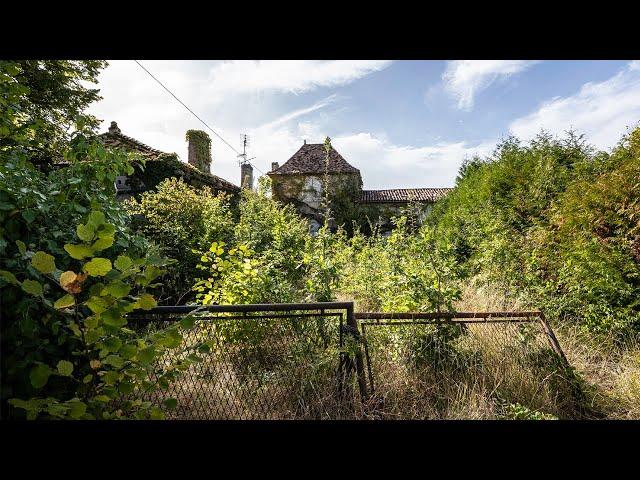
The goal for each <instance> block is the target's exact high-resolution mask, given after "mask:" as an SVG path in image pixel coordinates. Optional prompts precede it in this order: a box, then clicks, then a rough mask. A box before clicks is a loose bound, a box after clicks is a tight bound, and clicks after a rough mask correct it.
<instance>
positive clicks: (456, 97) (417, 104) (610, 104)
mask: <svg viewBox="0 0 640 480" xmlns="http://www.w3.org/2000/svg"><path fill="white" fill-rule="evenodd" d="M141 63H142V64H143V65H144V66H145V67H146V68H147V69H149V70H150V71H151V72H152V73H153V74H154V75H155V76H157V77H158V78H159V79H160V80H161V81H162V82H163V83H164V84H165V85H166V86H167V87H168V88H170V89H171V90H172V91H173V92H174V93H175V94H176V95H177V96H178V97H179V98H181V99H182V100H183V101H184V102H185V103H186V104H187V105H189V106H190V107H191V108H192V109H193V110H194V111H195V112H196V113H197V114H198V115H199V116H200V117H201V118H203V119H204V120H205V121H206V122H207V123H208V124H209V125H210V126H211V127H212V128H213V129H214V130H216V131H217V132H218V133H219V134H221V135H222V136H223V137H224V138H225V139H226V140H227V141H228V142H230V143H231V144H232V145H234V146H235V147H236V148H240V134H241V133H247V134H249V135H250V137H251V146H250V148H249V155H250V157H253V156H255V157H256V158H255V160H253V162H252V163H254V165H255V166H256V167H257V168H258V169H260V170H262V171H263V172H266V171H268V170H269V169H270V166H271V162H272V161H274V162H279V163H280V164H282V163H283V162H285V161H286V160H287V159H288V158H289V157H290V156H291V155H292V154H293V153H294V152H295V151H296V150H297V149H298V148H299V147H300V145H301V144H302V142H303V141H304V140H305V139H306V140H307V142H311V143H319V142H322V141H323V139H324V137H325V136H327V135H328V136H330V137H331V138H332V142H333V145H334V147H335V148H336V149H337V150H338V151H339V152H340V153H341V154H342V155H343V156H344V157H345V158H346V159H347V161H349V162H350V163H351V164H352V165H354V166H356V167H357V168H359V169H360V171H361V173H362V177H363V180H364V184H365V188H369V189H382V188H402V187H407V188H409V187H411V188H415V187H440V186H452V185H453V183H454V181H455V176H456V173H457V170H458V167H459V166H460V164H461V162H462V161H463V160H464V158H466V157H469V156H472V155H474V154H478V155H487V154H489V153H490V152H491V151H492V150H493V148H494V147H495V145H496V143H497V142H498V141H499V140H500V138H503V137H505V136H507V135H509V134H515V135H516V136H518V137H520V138H521V139H523V140H525V141H526V140H528V139H529V138H531V137H532V136H534V135H535V134H536V133H537V132H539V131H540V129H541V128H544V129H546V130H548V131H549V132H551V133H552V134H554V135H562V134H563V132H564V131H565V130H566V129H568V128H569V127H573V128H574V129H576V130H577V131H578V132H580V133H584V134H585V136H586V138H587V140H588V141H590V142H591V143H592V144H594V145H595V146H596V147H597V148H600V149H603V150H608V149H610V148H611V147H613V146H614V145H615V144H616V142H617V141H618V140H619V138H620V136H621V135H622V134H623V133H625V132H627V131H628V129H629V128H630V127H633V126H635V125H637V124H638V122H639V121H640V62H638V61H505V60H499V61H450V62H446V61H346V60H340V61H224V62H223V61H141ZM98 86H99V88H100V89H101V95H102V96H103V100H102V101H100V102H98V103H96V104H95V105H94V106H93V107H92V109H91V110H92V112H93V113H94V114H96V115H97V116H98V118H100V119H102V120H104V123H103V125H102V130H106V128H107V126H108V124H109V122H110V121H112V120H116V121H117V122H118V124H119V126H120V128H121V129H122V131H123V133H125V134H127V135H130V136H133V137H135V138H137V139H139V140H141V141H143V142H145V143H147V144H149V145H151V146H153V147H155V148H158V149H160V150H164V151H167V152H176V153H178V154H179V155H180V157H181V158H182V160H183V161H186V150H187V146H186V142H185V139H184V134H185V132H186V130H188V129H191V128H195V129H204V130H205V131H206V128H204V127H203V126H202V124H200V123H199V122H198V120H197V119H195V118H194V117H193V116H192V115H191V114H190V113H189V112H187V111H186V110H185V109H184V107H182V106H181V105H180V104H179V103H177V102H176V101H175V100H174V99H173V98H172V97H171V96H170V95H169V94H168V93H167V92H166V91H164V90H163V89H162V88H161V87H160V86H159V85H158V84H157V83H155V81H154V80H153V79H151V78H150V77H149V76H148V75H147V74H146V73H145V72H144V71H143V70H142V69H141V68H140V67H139V66H138V65H136V64H135V63H134V62H133V61H113V62H109V67H107V69H106V70H105V71H104V72H103V73H102V74H101V76H100V80H99V85H98ZM212 142H213V159H214V160H213V167H212V171H213V173H215V174H217V175H220V176H222V177H223V178H226V179H228V180H230V181H232V182H234V183H236V184H237V183H239V175H240V169H239V167H238V164H237V159H236V153H235V152H233V151H232V150H231V149H229V148H228V147H227V146H226V145H224V144H223V143H222V142H221V141H220V140H219V139H218V138H216V137H215V136H213V135H212ZM256 174H257V175H259V172H256Z"/></svg>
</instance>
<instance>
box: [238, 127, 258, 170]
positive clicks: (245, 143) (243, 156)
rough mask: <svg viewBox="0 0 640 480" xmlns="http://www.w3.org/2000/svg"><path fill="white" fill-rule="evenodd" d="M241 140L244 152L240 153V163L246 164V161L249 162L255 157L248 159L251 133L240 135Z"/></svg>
mask: <svg viewBox="0 0 640 480" xmlns="http://www.w3.org/2000/svg"><path fill="white" fill-rule="evenodd" d="M240 141H241V142H242V153H240V154H238V159H239V160H238V163H239V164H240V165H244V164H245V163H248V162H249V160H253V158H256V157H253V158H250V159H249V160H247V147H248V146H249V144H250V142H249V135H247V134H244V133H243V134H241V135H240Z"/></svg>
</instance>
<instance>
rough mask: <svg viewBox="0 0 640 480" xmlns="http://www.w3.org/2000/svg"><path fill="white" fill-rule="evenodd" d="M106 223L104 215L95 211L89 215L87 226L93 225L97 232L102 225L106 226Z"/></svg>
mask: <svg viewBox="0 0 640 480" xmlns="http://www.w3.org/2000/svg"><path fill="white" fill-rule="evenodd" d="M104 221H105V217H104V213H102V212H99V211H96V210H94V211H92V212H91V213H90V214H89V219H88V220H87V225H91V226H92V227H94V228H95V229H96V230H97V229H98V227H100V225H102V224H104Z"/></svg>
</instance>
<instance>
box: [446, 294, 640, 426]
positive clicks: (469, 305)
mask: <svg viewBox="0 0 640 480" xmlns="http://www.w3.org/2000/svg"><path fill="white" fill-rule="evenodd" d="M524 307H526V306H524V305H522V303H520V302H519V301H518V300H517V299H513V298H510V297H509V296H508V292H504V291H501V290H499V289H497V288H495V287H491V286H487V285H481V284H478V283H472V282H470V283H469V284H467V285H466V286H465V287H464V288H463V295H462V299H461V300H460V301H459V302H458V303H457V304H456V308H457V309H458V310H461V311H462V310H471V311H473V310H511V309H513V310H517V309H528V308H524ZM554 328H555V332H556V336H557V337H558V340H559V342H560V344H561V346H562V349H563V350H564V352H565V354H566V356H567V359H568V360H569V363H570V364H571V365H572V366H573V367H574V368H575V370H576V373H577V374H578V375H579V377H580V378H582V380H583V381H584V387H583V390H584V391H585V393H586V397H587V398H586V399H585V400H586V403H587V405H586V406H587V407H588V408H589V409H590V410H592V413H593V414H595V415H597V416H598V417H600V418H611V419H640V340H639V339H636V340H635V341H634V340H629V341H628V342H627V344H626V345H624V346H619V345H613V344H612V341H611V339H609V338H606V337H596V336H594V335H592V334H589V333H586V332H584V331H581V330H580V329H579V328H577V327H570V326H561V325H554Z"/></svg>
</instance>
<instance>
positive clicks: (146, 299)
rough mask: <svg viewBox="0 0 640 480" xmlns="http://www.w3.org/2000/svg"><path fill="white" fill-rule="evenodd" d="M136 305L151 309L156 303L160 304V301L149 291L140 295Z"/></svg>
mask: <svg viewBox="0 0 640 480" xmlns="http://www.w3.org/2000/svg"><path fill="white" fill-rule="evenodd" d="M135 305H136V308H141V309H143V310H151V309H152V308H154V307H155V306H156V305H158V303H157V302H156V300H155V298H153V295H150V294H148V293H143V294H142V295H140V297H139V298H138V300H137V301H136V303H135Z"/></svg>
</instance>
